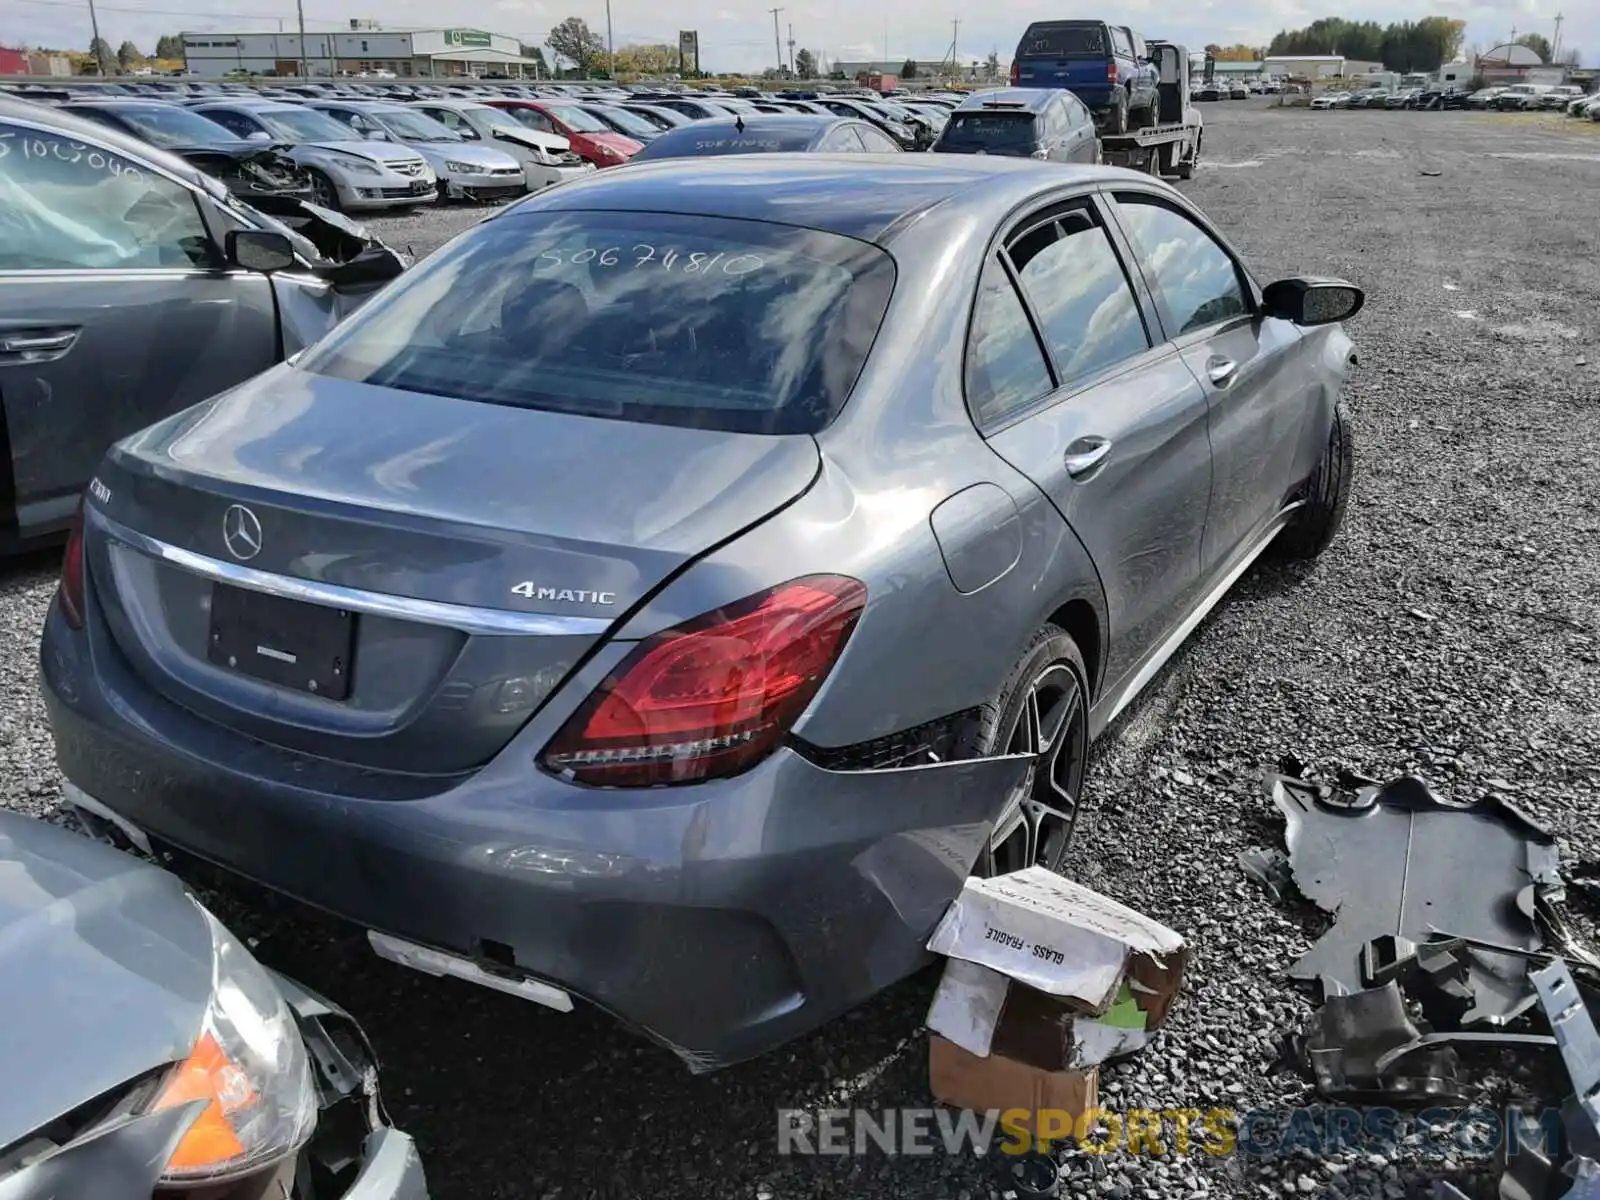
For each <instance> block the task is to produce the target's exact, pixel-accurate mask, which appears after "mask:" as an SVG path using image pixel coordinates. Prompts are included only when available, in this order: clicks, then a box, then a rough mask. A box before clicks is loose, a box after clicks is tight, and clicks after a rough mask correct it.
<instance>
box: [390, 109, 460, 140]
mask: <svg viewBox="0 0 1600 1200" xmlns="http://www.w3.org/2000/svg"><path fill="white" fill-rule="evenodd" d="M374 115H375V116H376V117H377V119H378V120H379V121H381V122H382V123H383V126H384V128H386V129H387V130H388V131H389V132H390V133H392V134H393V135H394V136H395V137H397V138H401V139H403V140H405V141H412V142H458V141H460V140H461V138H460V136H459V135H457V134H454V133H451V132H450V130H448V129H446V128H445V127H444V126H443V125H441V124H439V122H437V121H435V120H434V119H433V118H432V117H430V116H428V115H427V114H426V113H424V112H422V111H420V110H419V109H414V108H380V109H379V110H378V111H377V112H376V113H375V114H374Z"/></svg>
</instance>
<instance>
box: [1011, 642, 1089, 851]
mask: <svg viewBox="0 0 1600 1200" xmlns="http://www.w3.org/2000/svg"><path fill="white" fill-rule="evenodd" d="M998 744H999V745H1002V746H1004V747H1005V753H1007V754H1029V755H1032V756H1034V763H1033V765H1032V766H1031V767H1030V768H1029V770H1028V774H1027V775H1026V777H1025V778H1024V780H1023V782H1022V785H1021V786H1020V787H1019V788H1018V789H1017V792H1016V793H1015V794H1014V795H1013V796H1012V798H1011V800H1010V801H1009V802H1008V803H1007V805H1006V808H1005V810H1004V812H1002V814H1001V816H1000V819H999V820H998V821H996V822H995V826H994V832H993V833H992V834H991V835H990V839H989V874H990V875H1004V874H1009V873H1010V872H1012V871H1019V870H1021V869H1022V868H1024V867H1032V866H1043V867H1048V868H1049V869H1050V870H1052V871H1056V870H1060V868H1061V865H1062V863H1063V862H1065V861H1066V857H1067V849H1068V847H1069V846H1070V844H1071V842H1072V834H1073V830H1074V828H1075V827H1076V825H1077V821H1078V798H1079V796H1080V795H1081V794H1082V791H1083V773H1084V767H1085V765H1086V763H1087V761H1088V754H1089V713H1088V705H1087V702H1086V698H1085V696H1084V692H1083V687H1082V685H1081V684H1080V683H1079V682H1078V676H1077V673H1076V672H1075V671H1074V670H1073V669H1072V668H1071V667H1070V666H1068V665H1067V664H1066V663H1063V662H1055V663H1050V664H1048V665H1047V666H1046V667H1045V668H1044V669H1043V670H1042V671H1040V672H1039V674H1038V675H1036V676H1035V677H1034V679H1033V681H1032V682H1031V683H1030V684H1029V685H1028V691H1027V696H1026V699H1025V700H1024V701H1023V704H1022V706H1021V708H1020V709H1019V710H1018V712H1017V716H1016V720H1015V722H1014V724H1013V725H1012V727H1011V729H1010V730H1008V731H1007V733H1006V736H1005V737H1004V739H1002V740H1001V741H1000V742H999V743H998Z"/></svg>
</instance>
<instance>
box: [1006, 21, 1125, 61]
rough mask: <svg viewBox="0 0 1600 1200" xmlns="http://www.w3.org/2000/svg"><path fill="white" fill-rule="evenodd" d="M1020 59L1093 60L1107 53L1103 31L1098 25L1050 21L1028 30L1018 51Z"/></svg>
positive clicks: (1096, 23) (1091, 22) (1101, 26)
mask: <svg viewBox="0 0 1600 1200" xmlns="http://www.w3.org/2000/svg"><path fill="white" fill-rule="evenodd" d="M1018 53H1019V55H1020V57H1022V58H1094V57H1097V56H1101V57H1103V56H1104V55H1105V53H1106V27H1105V26H1104V25H1101V24H1100V23H1099V22H1096V21H1090V22H1086V23H1079V22H1074V21H1050V22H1042V23H1039V24H1035V25H1030V26H1028V32H1026V33H1024V34H1023V35H1022V45H1021V47H1020V48H1019V50H1018Z"/></svg>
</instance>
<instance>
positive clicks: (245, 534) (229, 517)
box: [222, 504, 261, 562]
mask: <svg viewBox="0 0 1600 1200" xmlns="http://www.w3.org/2000/svg"><path fill="white" fill-rule="evenodd" d="M222 543H223V545H225V546H227V547H228V553H229V554H231V555H233V556H234V557H235V558H237V559H239V560H240V561H241V562H242V561H244V560H245V559H251V558H254V557H255V556H256V555H258V554H260V553H261V522H260V521H259V520H258V519H257V518H256V515H255V513H253V512H251V511H250V510H249V509H248V508H246V507H245V506H244V505H242V504H233V505H229V507H228V511H227V512H225V513H223V514H222Z"/></svg>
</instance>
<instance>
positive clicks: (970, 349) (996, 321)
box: [967, 258, 1055, 426]
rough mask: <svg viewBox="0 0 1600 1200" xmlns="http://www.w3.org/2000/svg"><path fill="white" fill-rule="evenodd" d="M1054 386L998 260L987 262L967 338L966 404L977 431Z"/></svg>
mask: <svg viewBox="0 0 1600 1200" xmlns="http://www.w3.org/2000/svg"><path fill="white" fill-rule="evenodd" d="M1054 386H1055V385H1054V383H1053V382H1052V381H1051V378H1050V368H1049V367H1048V366H1046V365H1045V360H1044V352H1043V351H1042V350H1040V349H1039V339H1038V338H1036V337H1034V335H1033V326H1032V325H1031V324H1029V322H1028V314H1027V311H1026V310H1025V309H1024V308H1023V307H1022V301H1021V299H1020V298H1018V296H1017V292H1016V289H1015V288H1014V287H1012V286H1011V280H1010V279H1009V278H1007V277H1006V273H1005V270H1004V268H1002V267H1001V265H1000V262H999V260H998V259H993V258H991V259H990V260H989V262H988V264H987V265H986V266H985V267H984V270H983V278H982V280H981V281H980V282H979V284H978V302H977V305H976V306H975V307H974V309H973V313H972V332H971V334H970V335H969V337H968V339H967V403H968V404H969V405H971V407H972V416H973V419H974V420H975V421H977V423H978V424H979V425H980V426H987V425H990V424H992V423H993V422H996V421H1000V420H1003V419H1004V418H1005V417H1006V416H1007V415H1008V414H1010V413H1013V412H1015V411H1017V410H1018V409H1020V408H1022V407H1024V406H1025V405H1028V404H1031V403H1032V402H1033V401H1035V400H1037V399H1038V398H1039V397H1040V396H1043V395H1045V394H1047V393H1048V392H1049V391H1050V390H1051V388H1052V387H1054Z"/></svg>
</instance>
